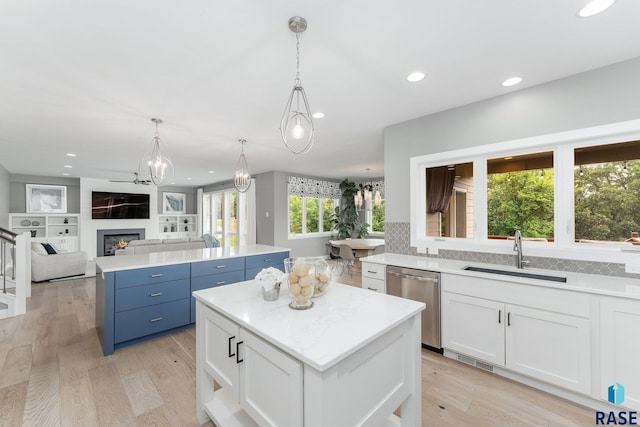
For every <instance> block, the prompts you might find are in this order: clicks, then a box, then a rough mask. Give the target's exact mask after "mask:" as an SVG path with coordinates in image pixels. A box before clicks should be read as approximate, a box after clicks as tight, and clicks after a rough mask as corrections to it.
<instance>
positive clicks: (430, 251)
mask: <svg viewBox="0 0 640 427" xmlns="http://www.w3.org/2000/svg"><path fill="white" fill-rule="evenodd" d="M429 255H438V248H429Z"/></svg>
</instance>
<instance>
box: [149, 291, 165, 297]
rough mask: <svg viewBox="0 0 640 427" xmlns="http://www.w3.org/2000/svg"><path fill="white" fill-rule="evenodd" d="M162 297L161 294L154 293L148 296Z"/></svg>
mask: <svg viewBox="0 0 640 427" xmlns="http://www.w3.org/2000/svg"><path fill="white" fill-rule="evenodd" d="M161 295H162V292H156V293H155V294H149V296H150V297H159V296H161Z"/></svg>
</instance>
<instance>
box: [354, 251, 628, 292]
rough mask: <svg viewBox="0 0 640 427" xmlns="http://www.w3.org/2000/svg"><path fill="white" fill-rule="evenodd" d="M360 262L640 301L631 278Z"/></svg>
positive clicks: (404, 259) (433, 261)
mask: <svg viewBox="0 0 640 427" xmlns="http://www.w3.org/2000/svg"><path fill="white" fill-rule="evenodd" d="M360 260H361V261H362V262H371V263H374V264H385V265H395V266H399V267H406V268H415V269H418V270H429V271H437V272H441V273H451V274H458V275H463V276H470V277H484V278H491V279H492V280H496V281H506V282H512V283H521V284H528V285H536V286H545V287H549V288H557V289H565V290H571V291H579V292H587V293H592V294H599V295H609V296H615V297H622V298H631V299H640V280H639V279H630V278H626V277H616V276H602V275H598V274H584V273H571V272H566V271H556V270H540V269H535V268H526V267H525V268H524V269H522V270H518V269H516V268H515V267H511V266H505V265H498V264H483V263H477V262H468V261H455V260H448V259H440V258H428V257H421V256H413V255H400V254H391V253H385V254H378V255H372V256H369V257H366V258H360ZM470 265H471V266H477V267H485V268H494V269H501V270H511V271H524V272H529V273H538V274H544V275H551V276H561V277H566V278H567V282H566V283H558V282H551V281H547V280H537V279H529V278H524V277H515V276H508V275H500V274H493V273H480V272H475V271H467V270H463V269H464V268H465V267H467V266H470Z"/></svg>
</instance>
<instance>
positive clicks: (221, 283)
mask: <svg viewBox="0 0 640 427" xmlns="http://www.w3.org/2000/svg"><path fill="white" fill-rule="evenodd" d="M225 283H227V282H225V281H224V280H223V281H222V282H216V285H224V284H225Z"/></svg>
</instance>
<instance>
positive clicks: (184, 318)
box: [114, 298, 190, 344]
mask: <svg viewBox="0 0 640 427" xmlns="http://www.w3.org/2000/svg"><path fill="white" fill-rule="evenodd" d="M189 301H190V299H189V298H187V299H182V300H178V301H170V302H165V303H164V304H156V305H151V306H148V307H142V308H138V309H136V310H127V311H121V312H119V313H116V315H115V333H114V341H115V343H116V344H117V343H121V342H124V341H129V340H132V339H135V338H140V337H143V336H145V335H151V334H155V333H157V332H162V331H165V330H168V329H172V328H177V327H178V326H182V325H187V324H188V323H189V317H190V316H189V309H190V307H189Z"/></svg>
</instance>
